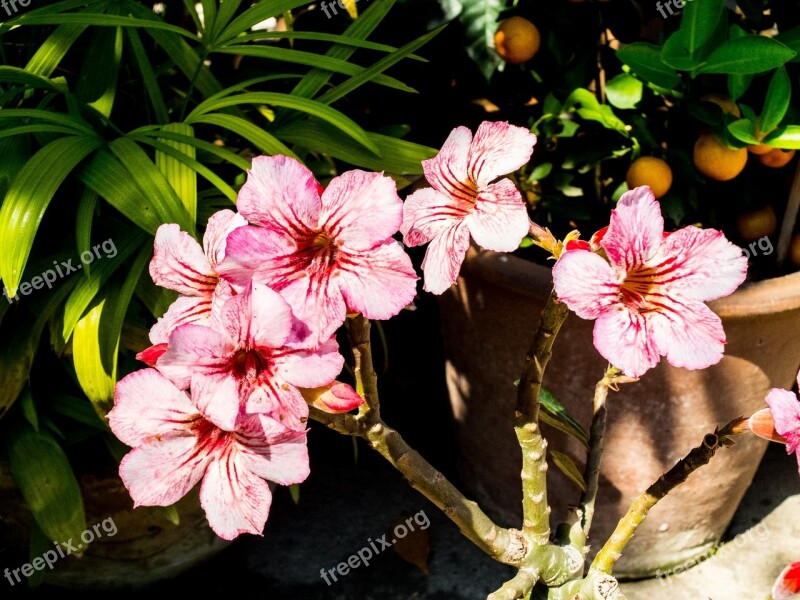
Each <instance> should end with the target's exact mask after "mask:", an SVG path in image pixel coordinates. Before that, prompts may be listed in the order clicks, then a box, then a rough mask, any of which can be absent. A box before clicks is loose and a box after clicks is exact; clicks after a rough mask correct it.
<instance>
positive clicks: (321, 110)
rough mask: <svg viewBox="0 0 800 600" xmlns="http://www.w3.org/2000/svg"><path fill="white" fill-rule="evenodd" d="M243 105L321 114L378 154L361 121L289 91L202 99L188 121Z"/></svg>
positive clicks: (315, 114)
mask: <svg viewBox="0 0 800 600" xmlns="http://www.w3.org/2000/svg"><path fill="white" fill-rule="evenodd" d="M239 104H269V105H275V106H282V107H285V108H291V109H294V110H299V111H302V112H304V113H307V114H310V115H313V116H315V117H318V118H320V119H322V120H323V121H327V122H328V123H330V124H331V125H333V126H335V127H336V128H337V129H339V130H340V131H341V132H343V133H345V134H347V135H349V136H350V137H351V138H353V139H354V140H356V141H357V142H359V143H361V144H362V145H363V146H364V147H365V148H367V149H368V150H371V151H373V152H375V153H376V154H377V153H378V148H377V147H376V146H375V144H374V143H373V142H372V141H371V140H370V139H369V138H368V137H367V134H366V133H365V132H364V130H363V129H361V127H359V126H358V124H357V123H356V122H355V121H353V120H352V119H350V118H349V117H346V116H345V115H343V114H342V113H340V112H339V111H338V110H334V109H333V108H330V107H329V106H326V105H325V104H322V103H321V102H317V101H316V100H309V99H307V98H299V97H297V96H292V95H289V94H279V93H275V92H246V93H243V94H236V95H235V96H228V97H225V98H219V99H217V100H213V101H208V100H207V101H205V102H201V103H200V104H199V105H198V106H197V107H196V108H195V109H194V110H193V111H192V113H191V114H190V115H189V116H188V117H187V118H186V123H189V124H191V123H192V122H193V121H194V120H195V119H196V118H197V117H198V116H200V115H203V114H205V113H208V112H211V111H214V110H219V109H220V108H225V107H227V106H236V105H239Z"/></svg>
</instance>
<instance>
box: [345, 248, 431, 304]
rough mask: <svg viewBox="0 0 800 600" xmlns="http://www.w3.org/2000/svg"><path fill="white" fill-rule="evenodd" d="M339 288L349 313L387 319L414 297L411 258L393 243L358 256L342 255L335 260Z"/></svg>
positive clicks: (415, 288)
mask: <svg viewBox="0 0 800 600" xmlns="http://www.w3.org/2000/svg"><path fill="white" fill-rule="evenodd" d="M337 263H338V267H339V269H340V271H339V288H340V289H341V291H342V294H343V295H344V300H345V302H346V303H347V308H348V310H349V312H360V313H362V314H363V315H364V316H365V317H367V318H368V319H390V318H391V317H393V316H395V315H396V314H398V313H399V312H400V311H401V310H403V308H404V307H405V306H408V305H409V304H410V303H411V302H412V301H413V300H414V296H416V294H417V279H419V277H417V274H416V273H415V272H414V267H413V265H412V264H411V259H410V258H409V257H408V255H407V254H406V253H405V251H404V250H403V248H402V246H400V244H399V243H397V242H396V241H394V240H389V241H387V242H386V243H385V244H383V245H381V246H378V247H377V248H374V249H372V250H368V251H366V252H361V253H359V254H345V253H344V252H341V253H340V254H339V259H338V261H337Z"/></svg>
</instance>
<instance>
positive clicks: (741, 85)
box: [728, 75, 753, 102]
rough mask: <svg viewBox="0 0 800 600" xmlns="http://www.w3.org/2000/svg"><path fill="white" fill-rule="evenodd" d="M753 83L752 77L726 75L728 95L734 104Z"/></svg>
mask: <svg viewBox="0 0 800 600" xmlns="http://www.w3.org/2000/svg"><path fill="white" fill-rule="evenodd" d="M752 81H753V76H752V75H728V95H729V96H730V97H731V100H733V101H734V102H736V101H737V100H739V98H741V97H742V96H744V94H745V92H746V91H747V90H748V88H749V87H750V83H751V82H752Z"/></svg>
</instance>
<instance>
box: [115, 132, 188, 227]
mask: <svg viewBox="0 0 800 600" xmlns="http://www.w3.org/2000/svg"><path fill="white" fill-rule="evenodd" d="M108 147H109V148H110V149H111V152H112V153H113V154H114V155H115V156H116V157H117V159H119V161H120V162H121V163H122V164H123V165H124V166H125V168H126V169H127V170H128V172H129V173H130V174H131V175H132V176H133V178H134V180H135V182H136V185H137V186H138V187H139V188H140V189H141V190H142V192H143V193H144V195H145V197H147V198H150V200H151V202H152V203H153V207H154V208H155V210H156V213H157V214H158V217H159V219H160V221H161V223H177V224H178V225H180V226H181V229H183V230H184V231H186V232H188V233H189V235H194V234H195V226H194V225H195V224H194V223H193V222H192V221H191V220H190V218H189V213H188V212H187V211H186V209H185V208H184V206H183V203H182V202H181V199H180V198H178V196H177V195H176V194H175V191H174V190H173V189H172V186H170V184H169V182H168V181H167V179H166V178H165V177H164V175H162V174H161V171H159V170H158V167H156V165H155V164H154V163H153V161H152V160H150V157H149V156H147V154H146V153H145V151H144V150H142V149H141V147H139V145H138V144H137V143H136V142H134V141H132V140H129V139H127V138H124V137H122V138H117V139H116V140H114V141H113V142H111V143H110V144H109V145H108Z"/></svg>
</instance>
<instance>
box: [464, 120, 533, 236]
mask: <svg viewBox="0 0 800 600" xmlns="http://www.w3.org/2000/svg"><path fill="white" fill-rule="evenodd" d="M535 144H536V136H535V135H533V134H532V133H531V132H530V131H529V130H528V129H525V128H524V127H517V126H516V125H509V124H508V123H505V122H492V121H484V122H483V123H481V125H480V127H478V131H476V132H475V139H474V140H473V141H472V147H471V149H470V153H469V167H468V170H469V176H470V179H472V181H474V182H475V183H477V184H478V187H479V188H483V187H485V186H486V185H488V184H489V183H491V182H492V181H494V180H495V179H497V178H498V177H500V176H502V175H507V174H508V173H512V172H513V171H516V170H517V169H519V168H520V167H521V166H522V165H524V164H525V163H527V162H528V161H529V160H530V158H531V154H533V146H534V145H535ZM479 243H480V242H479ZM481 245H483V244H481Z"/></svg>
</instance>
